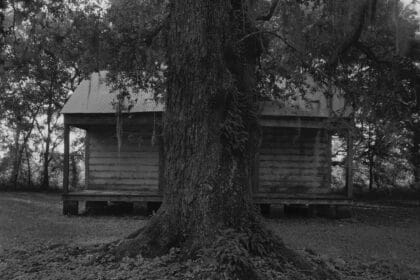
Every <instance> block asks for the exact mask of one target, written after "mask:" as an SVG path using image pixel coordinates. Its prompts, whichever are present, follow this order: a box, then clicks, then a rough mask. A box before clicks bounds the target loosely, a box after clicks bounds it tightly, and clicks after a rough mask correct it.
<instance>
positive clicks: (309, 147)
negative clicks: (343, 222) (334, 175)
mask: <svg viewBox="0 0 420 280" xmlns="http://www.w3.org/2000/svg"><path fill="white" fill-rule="evenodd" d="M258 158H259V160H258V168H257V169H258V173H259V178H258V182H257V184H258V185H257V186H254V192H256V194H257V195H258V196H267V197H270V196H276V197H279V196H282V197H285V198H287V197H294V198H298V197H305V198H312V197H324V196H327V195H329V194H330V185H331V137H330V135H329V133H328V132H327V131H326V130H325V129H314V128H311V129H310V128H286V127H283V128H282V127H264V128H263V140H262V143H261V147H260V153H259V155H258Z"/></svg>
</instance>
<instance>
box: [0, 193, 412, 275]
mask: <svg viewBox="0 0 420 280" xmlns="http://www.w3.org/2000/svg"><path fill="white" fill-rule="evenodd" d="M353 210H354V215H353V217H352V218H349V219H341V220H333V219H326V218H305V217H299V216H289V217H283V218H281V219H279V218H272V219H267V223H268V225H269V227H270V228H271V229H272V230H273V231H274V232H276V233H277V234H278V235H279V236H280V237H281V238H282V239H283V240H284V241H285V243H286V244H287V245H288V246H290V247H292V248H294V249H297V250H299V251H300V252H302V253H304V254H308V255H312V256H316V258H319V259H322V260H325V261H326V262H327V264H328V265H330V266H331V267H333V268H334V269H337V270H338V271H339V272H340V273H341V274H342V276H343V279H420V207H392V206H381V207H376V206H373V205H365V204H363V205H362V206H360V207H356V208H354V209H353ZM146 220H147V218H146V217H142V216H109V215H108V216H79V217H65V216H63V215H61V200H60V196H59V195H58V194H40V193H6V192H0V279H4V280H6V279H160V278H159V276H158V275H159V269H169V268H168V267H169V266H168V265H167V262H170V258H171V257H170V256H167V257H166V259H165V258H161V259H158V260H154V261H150V260H144V259H136V260H128V259H126V260H124V261H122V262H120V263H111V264H110V263H104V264H97V263H96V264H94V262H93V261H92V255H91V251H86V249H85V248H86V247H89V248H90V249H89V250H91V249H92V248H96V247H95V246H94V245H95V244H103V243H109V242H110V241H113V240H117V239H120V238H122V237H124V236H126V235H127V234H129V233H131V232H132V231H134V230H135V229H137V228H138V227H140V226H142V225H143V224H144V223H145V222H146ZM139 263H141V265H139ZM184 266H185V267H182V266H178V267H176V268H174V267H173V266H170V267H171V269H173V270H174V272H173V274H174V275H175V274H177V273H179V271H182V273H183V274H182V275H183V278H181V279H193V278H188V275H189V274H188V273H189V272H188V271H187V270H188V269H190V268H188V267H187V266H191V267H193V266H194V264H188V265H185V264H184ZM156 271H158V272H156ZM143 272H144V273H145V274H144V275H148V276H144V277H143V278H141V277H140V278H139V277H138V275H139V274H140V273H143ZM154 273H155V275H154ZM191 275H192V274H191ZM169 279H170V278H169ZM273 279H275V278H273Z"/></svg>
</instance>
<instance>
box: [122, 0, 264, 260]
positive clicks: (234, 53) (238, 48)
mask: <svg viewBox="0 0 420 280" xmlns="http://www.w3.org/2000/svg"><path fill="white" fill-rule="evenodd" d="M246 9H247V7H246V6H245V5H244V1H241V0H235V1H226V0H216V1H215V0H189V1H172V4H171V11H170V18H169V21H170V22H169V30H168V39H167V40H168V41H167V42H168V48H169V50H168V57H167V58H168V83H167V85H168V88H167V97H166V112H165V116H164V128H163V132H164V134H163V135H164V151H165V159H164V160H165V163H164V166H165V171H164V176H165V182H166V184H165V188H164V201H163V204H162V207H161V208H160V210H159V212H158V213H157V215H156V216H155V217H154V218H152V220H151V221H150V223H149V227H148V229H146V231H147V230H150V233H149V234H147V235H149V236H153V240H152V241H151V242H150V244H152V243H153V244H154V247H155V250H156V253H158V251H160V250H162V252H164V251H165V250H168V249H169V248H170V247H171V246H177V245H180V244H185V242H188V243H189V244H190V246H192V247H194V246H198V244H196V243H197V242H196V241H199V243H200V244H199V246H205V245H206V244H210V243H211V242H212V241H214V238H215V236H216V235H217V234H218V233H220V230H222V229H226V228H231V229H235V230H238V231H241V230H246V229H248V228H250V227H252V226H254V225H255V222H256V220H257V219H256V215H255V212H254V207H253V204H252V198H251V187H250V182H251V178H250V170H251V166H250V162H251V161H252V159H253V151H255V145H254V143H256V142H257V141H255V139H256V136H257V133H256V131H258V129H257V126H256V124H257V121H256V111H257V110H256V106H257V102H256V93H255V84H256V78H255V70H256V61H257V57H258V55H259V51H258V49H259V46H260V44H259V43H258V42H256V40H255V38H249V39H247V40H241V38H243V37H244V36H245V35H246V34H248V33H250V32H252V27H251V25H250V21H249V20H248V19H247V18H246ZM244 12H245V13H244ZM144 234H145V233H144V232H143V235H144ZM130 246H131V247H130V249H129V250H136V246H132V245H130ZM125 253H127V251H125Z"/></svg>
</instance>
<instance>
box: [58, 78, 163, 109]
mask: <svg viewBox="0 0 420 280" xmlns="http://www.w3.org/2000/svg"><path fill="white" fill-rule="evenodd" d="M106 73H107V72H106V71H101V72H96V73H93V74H92V75H91V76H90V79H87V80H84V81H82V82H81V83H80V85H79V86H78V87H77V88H76V90H75V92H74V93H73V94H72V96H71V97H70V98H69V100H68V101H67V102H66V104H65V105H64V107H63V109H62V110H61V113H63V114H102V113H103V114H109V113H115V111H116V109H115V106H114V105H113V104H115V103H116V101H117V98H116V97H117V94H118V92H117V91H114V92H112V90H111V87H110V86H108V85H107V84H106V82H105V77H106ZM130 95H131V97H132V102H133V107H132V108H131V109H130V112H131V113H140V112H161V111H163V110H164V105H163V103H162V102H156V101H155V99H154V96H153V93H152V92H145V91H143V92H139V93H134V92H130ZM124 105H125V106H127V105H128V104H127V102H126V104H124Z"/></svg>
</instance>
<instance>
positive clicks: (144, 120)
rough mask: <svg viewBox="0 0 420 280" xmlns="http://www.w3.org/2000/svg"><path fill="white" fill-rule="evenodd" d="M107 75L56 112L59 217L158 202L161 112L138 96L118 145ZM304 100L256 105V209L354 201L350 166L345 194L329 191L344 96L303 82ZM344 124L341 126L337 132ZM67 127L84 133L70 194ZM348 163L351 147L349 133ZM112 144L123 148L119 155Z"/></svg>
mask: <svg viewBox="0 0 420 280" xmlns="http://www.w3.org/2000/svg"><path fill="white" fill-rule="evenodd" d="M105 75H106V73H105V72H100V73H95V74H92V76H91V78H90V79H89V80H85V81H83V82H82V83H81V84H80V86H79V87H78V88H77V89H76V91H75V93H74V94H73V95H72V96H71V97H70V99H69V100H68V102H67V103H66V104H65V106H64V108H63V109H62V114H63V115H64V125H65V130H64V134H65V135H64V140H65V141H64V143H65V149H64V176H63V177H64V182H63V188H64V194H63V213H64V214H76V213H77V211H78V210H77V209H78V203H79V202H94V201H98V202H99V201H102V202H105V201H113V202H115V201H123V202H149V203H153V202H155V203H156V202H160V201H161V200H162V188H164V186H163V184H162V182H163V180H162V179H161V178H162V170H159V166H160V164H159V162H160V161H161V160H162V155H163V151H162V149H161V145H159V137H157V134H158V133H157V131H158V127H159V126H160V123H161V119H162V114H163V113H164V110H165V109H164V104H162V103H161V102H156V101H155V99H154V98H153V96H152V95H151V94H147V93H142V94H141V95H138V96H136V101H135V102H134V104H132V105H133V106H132V108H131V110H130V112H129V113H122V116H121V119H122V128H123V129H122V130H123V133H122V137H121V139H120V140H121V141H120V142H119V141H118V139H117V133H116V123H117V117H116V110H115V108H114V106H113V103H114V100H115V96H116V93H111V90H110V87H109V86H107V85H106V83H105V81H104V79H105ZM308 85H309V87H312V89H310V90H307V92H306V93H305V94H304V95H301V94H299V95H296V96H294V97H291V98H289V99H288V100H286V101H282V102H279V101H277V100H272V101H266V102H262V103H261V112H260V123H261V126H262V129H263V138H262V143H261V148H260V151H259V153H258V154H257V156H256V159H255V169H254V170H255V172H254V175H253V176H254V178H253V186H252V188H253V197H254V201H255V203H257V204H305V205H309V204H315V205H322V204H327V205H340V204H348V203H349V201H350V200H351V198H352V184H351V177H352V174H351V173H352V172H351V170H352V168H351V160H347V168H346V170H347V172H346V178H347V179H346V181H347V182H346V189H345V190H344V191H340V192H334V191H332V189H331V135H332V133H334V132H335V131H337V130H340V129H341V130H343V129H344V130H346V129H348V127H349V126H348V124H349V123H351V119H350V118H349V117H350V114H351V110H349V109H348V106H346V104H345V102H344V98H343V96H342V93H340V92H339V91H338V90H335V92H334V94H325V93H324V91H325V92H326V91H327V89H326V88H320V87H319V86H315V83H314V82H313V81H312V80H310V79H308ZM340 123H341V124H342V123H346V124H347V125H344V126H343V125H340ZM70 127H78V128H81V129H84V130H85V131H86V139H85V168H86V170H85V180H86V181H85V186H86V187H85V189H84V190H82V191H80V190H79V191H70V190H69V134H70ZM348 135H349V137H348V145H347V147H348V149H349V151H348V157H347V158H350V159H351V154H352V152H351V147H352V145H351V144H352V143H351V142H352V141H351V138H350V133H348ZM118 143H121V146H120V148H119V145H118Z"/></svg>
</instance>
